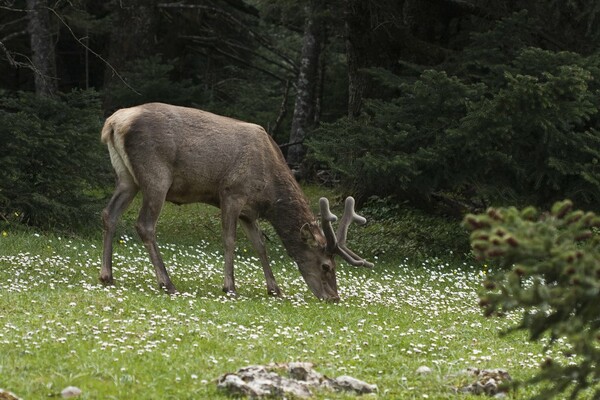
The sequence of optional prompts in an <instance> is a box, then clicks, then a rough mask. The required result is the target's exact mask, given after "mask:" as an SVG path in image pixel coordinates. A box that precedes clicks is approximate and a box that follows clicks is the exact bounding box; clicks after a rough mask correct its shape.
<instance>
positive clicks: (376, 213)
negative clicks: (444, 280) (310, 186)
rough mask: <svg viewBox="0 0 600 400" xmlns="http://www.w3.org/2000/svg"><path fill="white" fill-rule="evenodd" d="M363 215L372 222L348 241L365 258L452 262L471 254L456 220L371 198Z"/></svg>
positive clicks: (364, 207)
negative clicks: (454, 259) (432, 258)
mask: <svg viewBox="0 0 600 400" xmlns="http://www.w3.org/2000/svg"><path fill="white" fill-rule="evenodd" d="M359 213H360V214H361V215H363V216H365V217H366V218H367V221H368V222H369V223H368V224H367V225H366V226H365V227H364V228H363V227H361V228H356V229H353V230H352V232H351V235H350V237H349V239H348V240H349V241H350V242H351V243H352V246H351V247H352V249H353V250H355V251H357V252H358V253H359V254H361V255H363V256H364V255H367V254H368V255H369V256H370V257H374V256H376V257H378V258H379V259H383V260H396V261H397V260H398V259H402V258H411V259H413V260H414V259H416V260H419V259H425V258H430V257H439V258H443V259H449V258H456V257H462V256H464V255H465V254H466V253H467V252H468V251H469V236H468V234H467V232H466V230H465V229H464V228H462V227H461V226H460V222H459V221H456V220H454V219H452V218H446V217H444V216H438V215H432V214H427V213H426V212H424V211H421V210H419V209H416V208H414V207H411V206H409V205H407V204H403V203H399V202H397V201H395V200H393V199H390V198H379V197H376V196H374V197H372V198H370V199H369V200H368V201H367V203H366V204H365V205H364V206H363V207H361V209H360V211H359ZM340 214H341V211H340ZM371 261H372V260H371Z"/></svg>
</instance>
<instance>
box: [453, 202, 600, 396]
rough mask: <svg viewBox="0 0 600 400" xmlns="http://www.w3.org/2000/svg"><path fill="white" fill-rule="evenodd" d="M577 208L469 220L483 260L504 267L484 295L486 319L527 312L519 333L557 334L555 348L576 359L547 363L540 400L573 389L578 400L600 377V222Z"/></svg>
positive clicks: (560, 205) (502, 211)
mask: <svg viewBox="0 0 600 400" xmlns="http://www.w3.org/2000/svg"><path fill="white" fill-rule="evenodd" d="M572 206H573V204H572V202H571V201H570V200H565V201H562V202H557V203H555V204H554V206H553V207H552V211H551V212H550V213H542V212H540V211H539V210H537V209H536V208H534V207H527V208H524V209H522V210H518V209H517V208H515V207H510V208H499V209H495V208H490V209H488V211H487V213H486V214H480V215H473V214H470V215H467V216H466V217H465V219H464V225H465V226H466V227H467V228H468V229H469V230H471V231H472V233H471V245H472V248H473V251H474V253H475V255H476V257H477V258H479V259H481V260H489V261H490V262H493V263H495V264H496V265H497V267H498V270H497V272H496V273H495V274H491V275H490V276H489V277H488V279H487V280H486V282H485V283H484V287H485V289H484V290H482V293H481V294H480V299H481V300H480V305H481V306H482V307H483V308H484V313H485V314H486V315H488V316H490V315H502V314H505V313H507V312H522V313H523V316H522V318H521V322H520V324H519V325H518V326H516V327H513V328H512V330H527V331H529V334H530V336H531V338H532V339H533V340H539V339H540V338H541V337H542V336H544V335H545V334H549V336H550V339H551V343H552V342H555V341H556V340H557V339H559V338H563V337H566V338H567V340H568V343H569V344H570V345H571V350H569V351H572V352H573V353H574V354H575V355H576V358H575V359H574V361H573V362H572V363H570V364H569V365H561V363H557V362H554V361H553V360H552V359H550V358H548V359H547V360H546V362H545V363H544V364H543V365H542V370H541V372H540V373H539V374H538V375H537V376H536V377H535V378H534V379H533V382H542V381H548V382H550V383H551V385H550V387H549V388H548V389H546V390H545V391H543V392H541V393H540V395H539V396H538V397H537V398H539V399H546V398H550V397H551V396H553V395H556V394H558V393H561V392H563V391H565V390H568V389H569V387H571V398H574V397H576V396H577V394H578V393H579V392H580V391H581V390H584V389H586V388H588V387H589V386H590V385H592V384H593V382H597V380H598V378H600V370H599V369H598V366H599V363H600V347H599V345H598V340H599V338H600V321H599V319H598V314H599V312H600V309H599V307H600V302H599V300H600V251H599V250H598V249H599V247H598V246H599V244H600V236H599V235H598V234H597V233H596V234H594V233H593V230H594V229H596V228H598V227H600V217H599V216H597V215H596V214H595V213H593V212H584V211H582V210H573V209H572ZM599 395H600V390H596V393H595V395H594V398H597V397H598V396H599Z"/></svg>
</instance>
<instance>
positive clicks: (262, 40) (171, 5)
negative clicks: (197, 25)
mask: <svg viewBox="0 0 600 400" xmlns="http://www.w3.org/2000/svg"><path fill="white" fill-rule="evenodd" d="M157 7H159V8H182V9H186V8H187V9H198V10H204V11H208V12H212V13H215V14H219V15H221V16H222V17H223V18H225V20H227V21H229V22H230V23H232V24H234V25H237V26H239V27H241V28H243V29H244V30H245V31H246V32H248V34H249V35H250V37H252V38H253V39H255V40H256V41H257V42H258V43H259V44H260V45H262V46H263V47H264V48H265V49H267V50H269V51H270V52H271V53H273V54H275V55H276V56H278V57H279V58H281V59H282V60H283V61H285V62H286V63H287V64H289V65H290V66H291V67H292V68H293V69H295V70H296V69H297V66H296V63H295V62H294V60H292V59H291V58H289V57H288V56H287V55H285V54H284V53H282V52H281V51H279V50H278V49H277V48H275V46H274V45H273V44H272V43H271V42H270V41H269V40H267V39H266V38H265V37H264V36H262V35H260V34H259V33H257V32H256V31H254V30H253V29H251V28H249V27H248V26H247V25H246V24H244V23H243V22H242V21H240V20H239V19H238V18H236V17H235V16H233V15H232V14H230V13H228V12H227V11H225V10H222V9H220V8H216V7H211V6H205V5H201V4H184V3H159V4H157Z"/></svg>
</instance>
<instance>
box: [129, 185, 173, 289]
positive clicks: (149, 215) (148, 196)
mask: <svg viewBox="0 0 600 400" xmlns="http://www.w3.org/2000/svg"><path fill="white" fill-rule="evenodd" d="M143 196H144V197H143V201H142V208H141V209H140V214H139V216H138V220H137V223H136V226H135V227H136V229H137V232H138V234H139V235H140V238H141V239H142V242H143V243H144V246H145V247H146V250H148V254H149V255H150V261H151V262H152V265H154V270H155V272H156V279H157V280H158V286H159V287H160V288H163V289H165V290H166V291H167V292H168V293H170V294H173V293H176V292H177V289H175V286H174V285H173V282H171V279H170V278H169V274H168V273H167V269H166V268H165V264H164V262H163V260H162V256H161V255H160V251H159V249H158V244H157V243H156V222H157V221H158V217H159V215H160V211H161V210H162V206H163V204H164V202H165V196H166V191H164V192H161V191H151V192H146V193H143Z"/></svg>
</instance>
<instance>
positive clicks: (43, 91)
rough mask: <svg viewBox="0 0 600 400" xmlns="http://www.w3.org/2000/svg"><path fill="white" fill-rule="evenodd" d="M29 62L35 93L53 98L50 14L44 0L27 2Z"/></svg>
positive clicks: (54, 73) (52, 49)
mask: <svg viewBox="0 0 600 400" xmlns="http://www.w3.org/2000/svg"><path fill="white" fill-rule="evenodd" d="M27 10H28V16H29V23H28V25H27V30H28V31H29V39H30V43H31V61H32V63H33V68H34V75H35V92H36V94H38V95H41V96H54V95H55V94H56V92H57V91H58V81H57V78H56V57H55V55H54V40H53V38H52V30H51V28H50V13H49V11H48V4H47V1H46V0H27Z"/></svg>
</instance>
